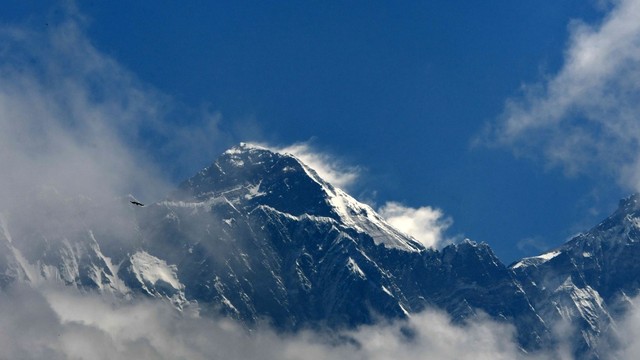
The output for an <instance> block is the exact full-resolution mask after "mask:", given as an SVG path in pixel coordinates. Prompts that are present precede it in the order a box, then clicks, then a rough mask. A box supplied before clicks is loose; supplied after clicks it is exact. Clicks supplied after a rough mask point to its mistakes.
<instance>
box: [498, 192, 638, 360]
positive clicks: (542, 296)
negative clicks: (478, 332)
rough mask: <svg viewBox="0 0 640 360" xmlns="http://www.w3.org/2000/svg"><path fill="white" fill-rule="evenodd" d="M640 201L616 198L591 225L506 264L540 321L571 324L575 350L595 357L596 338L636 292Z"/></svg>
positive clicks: (609, 327) (611, 326) (612, 326)
mask: <svg viewBox="0 0 640 360" xmlns="http://www.w3.org/2000/svg"><path fill="white" fill-rule="evenodd" d="M639 199H640V198H639V196H638V195H633V196H630V197H629V198H626V199H623V200H621V201H620V205H619V207H618V209H617V210H616V211H615V212H614V213H613V214H612V215H611V216H609V217H608V218H607V219H605V220H604V221H603V222H601V223H600V224H598V225H597V226H595V227H594V228H593V229H591V230H589V231H587V232H585V233H583V234H580V235H578V236H576V237H574V238H573V239H571V240H570V241H568V242H567V243H566V244H564V245H563V246H561V247H559V248H557V249H554V250H552V251H549V252H546V253H544V254H541V255H539V256H535V257H531V258H525V259H522V260H520V261H518V262H516V263H514V264H512V265H511V266H510V268H511V269H512V270H513V271H514V273H515V274H516V276H517V278H518V279H519V280H520V282H521V283H522V285H523V287H524V289H525V291H526V292H527V294H529V297H530V298H531V299H532V302H533V304H534V306H535V307H536V309H537V310H538V313H539V314H540V316H541V317H542V318H543V319H545V321H547V322H548V323H558V322H561V321H564V322H567V323H570V324H573V325H574V327H573V331H574V337H575V338H579V339H581V341H579V342H578V344H576V349H575V351H576V352H577V353H578V354H591V355H592V356H594V357H597V356H598V352H597V348H598V342H599V340H600V339H602V338H603V337H604V336H606V335H607V333H608V332H610V331H614V329H615V322H614V320H613V319H614V318H617V317H618V316H619V315H620V314H621V312H623V311H624V310H625V308H626V304H627V302H628V300H629V298H630V297H634V296H636V295H638V290H639V289H640V263H639V262H638V259H639V258H640V257H639V256H640V204H639V203H638V200H639ZM594 350H595V351H594ZM585 356H586V355H585Z"/></svg>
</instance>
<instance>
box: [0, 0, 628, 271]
mask: <svg viewBox="0 0 640 360" xmlns="http://www.w3.org/2000/svg"><path fill="white" fill-rule="evenodd" d="M9 3H10V6H8V7H7V8H6V9H5V10H6V11H4V12H3V14H2V15H0V19H2V20H3V21H5V22H19V21H23V20H24V19H26V18H31V20H33V19H34V18H35V19H38V16H43V19H44V18H45V17H46V16H52V15H51V11H52V10H51V9H50V8H49V9H47V10H46V11H45V10H42V9H45V8H46V7H41V6H40V2H38V3H37V4H36V2H29V1H26V2H22V1H9ZM79 9H80V11H81V12H82V13H83V14H84V15H85V16H86V18H87V19H88V25H87V26H86V31H87V36H88V37H89V39H90V40H91V41H92V42H93V44H94V45H95V46H96V47H97V48H98V49H99V50H100V51H102V52H103V53H105V54H108V55H109V56H111V57H113V58H114V59H115V60H116V61H117V62H119V63H120V64H121V65H122V66H123V67H125V68H127V69H129V70H130V71H131V72H132V73H133V74H135V75H136V76H137V77H138V78H139V79H140V80H141V81H142V82H144V83H146V84H148V85H149V86H151V87H154V88H157V89H159V90H160V91H162V92H164V93H166V94H168V95H170V96H172V97H174V98H175V99H177V100H179V101H181V102H182V103H184V104H186V105H188V106H191V107H193V108H198V107H201V106H203V105H204V106H207V107H208V108H210V109H215V110H216V111H218V112H219V113H220V114H221V115H222V121H221V124H220V127H221V129H222V131H225V132H228V133H229V134H231V135H230V138H231V139H232V141H230V142H233V141H263V142H268V143H271V144H279V145H287V144H291V143H294V142H299V141H308V140H310V139H311V140H312V144H313V145H314V147H316V148H317V149H319V150H321V151H324V152H329V153H332V154H334V155H336V156H337V157H339V158H341V159H343V160H344V161H346V162H348V163H350V164H354V165H358V166H361V167H362V168H363V169H364V175H363V176H362V179H361V181H360V182H359V183H358V186H357V187H356V188H355V189H354V193H353V195H355V196H356V197H361V198H366V199H374V200H375V201H376V202H377V203H379V204H382V203H384V202H386V201H390V200H395V201H400V202H402V203H404V204H407V205H409V206H414V207H417V206H422V205H431V206H437V207H439V208H441V209H443V211H444V212H445V213H446V214H448V215H449V216H451V217H452V218H453V219H454V222H455V223H454V226H453V227H452V228H451V229H450V233H451V234H455V233H462V234H464V235H465V236H467V237H469V238H471V239H474V240H477V241H485V242H488V243H489V244H491V246H492V247H493V248H494V250H495V251H496V253H497V254H498V255H499V257H500V258H501V259H502V260H503V261H504V262H506V263H509V262H511V261H512V260H514V259H516V258H519V257H521V256H526V255H534V254H535V253H537V252H539V251H540V250H541V248H540V249H536V248H535V247H534V246H525V247H524V248H523V247H522V246H520V247H518V246H517V244H518V242H519V241H522V240H523V239H527V238H531V239H535V242H536V243H538V244H539V245H540V246H541V247H545V246H546V247H547V248H548V247H551V246H555V245H558V244H560V243H561V242H563V241H564V240H566V238H567V236H569V235H570V234H572V233H575V232H576V231H579V230H584V229H586V228H587V227H589V226H592V225H595V224H596V223H597V221H599V220H600V218H602V217H603V216H606V215H607V213H608V212H610V211H612V210H613V209H614V208H615V205H616V203H617V201H618V198H619V197H621V196H624V195H626V194H627V193H628V192H629V190H628V189H622V188H620V187H618V186H616V185H614V184H611V185H610V186H603V185H602V184H603V183H605V182H606V181H607V180H606V179H601V178H597V177H595V178H594V177H589V176H582V175H578V176H574V177H567V176H565V174H564V173H563V171H562V169H561V168H559V167H553V166H548V165H547V164H545V162H544V161H542V160H535V159H533V160H532V159H529V158H528V157H526V156H525V157H518V156H515V155H514V154H513V152H512V151H511V149H509V148H505V147H504V146H503V147H497V148H496V147H487V146H476V147H473V146H471V144H472V142H473V139H474V138H476V137H478V136H479V134H480V133H481V132H482V130H483V128H484V126H485V125H486V124H487V123H492V122H494V121H495V120H496V119H497V118H499V117H500V115H501V113H502V112H503V109H504V106H505V101H507V100H508V99H510V98H517V97H518V96H520V95H521V92H520V87H521V85H522V84H531V83H536V82H538V81H540V80H541V79H542V78H543V76H544V75H545V74H554V73H555V72H557V71H558V70H559V69H560V67H561V66H562V64H563V61H564V60H563V55H564V52H565V50H566V47H567V42H568V39H569V24H570V22H571V20H572V19H582V20H584V21H585V22H587V23H589V24H595V23H598V22H599V21H601V19H602V17H603V14H604V10H602V9H598V8H597V6H596V2H595V1H593V2H590V1H578V0H566V1H547V0H544V1H528V0H525V1H489V2H478V1H462V2H460V1H457V2H456V1H430V2H406V3H405V2H403V3H398V2H379V1H376V2H364V1H362V2H350V3H349V4H348V5H345V4H344V3H341V2H326V1H283V2H264V1H259V2H242V1H192V2H189V3H187V4H185V3H184V2H162V4H160V3H158V2H156V1H133V2H130V1H126V2H125V1H110V2H104V1H84V2H81V4H80V5H79ZM54 16H55V15H54ZM44 26H46V25H44ZM230 142H229V143H226V142H219V143H214V144H211V146H212V147H214V148H216V149H217V150H218V151H223V150H224V148H225V147H227V146H229V145H230ZM211 160H213V159H211ZM161 161H162V159H161ZM166 161H169V160H166ZM205 165H207V164H204V163H203V164H202V166H205ZM195 170H196V169H189V171H195ZM189 175H191V174H188V173H186V171H185V173H184V174H179V175H178V177H179V176H183V177H187V176H189Z"/></svg>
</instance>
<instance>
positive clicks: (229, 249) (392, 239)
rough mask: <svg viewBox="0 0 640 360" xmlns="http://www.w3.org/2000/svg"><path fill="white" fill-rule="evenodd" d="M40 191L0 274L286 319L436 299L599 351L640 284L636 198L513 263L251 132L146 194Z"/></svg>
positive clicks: (328, 318)
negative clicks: (429, 226) (357, 190)
mask: <svg viewBox="0 0 640 360" xmlns="http://www.w3.org/2000/svg"><path fill="white" fill-rule="evenodd" d="M37 196H40V197H41V198H39V199H38V200H39V201H37V202H35V203H37V204H39V205H38V206H37V207H36V208H28V209H24V211H23V212H18V213H11V214H1V215H2V216H0V288H4V287H6V286H9V285H10V284H11V283H14V282H25V283H31V284H39V283H46V282H57V283H61V284H65V285H68V286H73V287H76V288H78V289H81V290H82V291H101V292H109V293H114V294H116V295H117V296H122V297H126V298H130V297H139V296H143V297H153V298H161V299H165V300H167V301H169V302H171V303H172V304H174V305H175V307H176V308H178V309H182V308H184V307H185V306H191V305H195V304H197V306H198V308H199V309H200V311H201V312H202V313H204V314H207V313H222V314H225V315H228V316H231V317H233V318H236V319H238V320H240V321H242V322H244V323H246V324H247V326H253V325H254V324H256V323H257V322H260V321H268V322H270V323H272V324H273V325H274V326H275V327H277V328H279V329H282V330H296V329H300V328H307V327H312V328H324V327H329V328H343V327H352V326H356V325H360V324H367V323H372V322H375V321H376V319H379V318H388V319H396V318H404V317H407V316H410V315H411V314H412V313H416V312H419V311H421V310H423V309H425V308H427V307H436V308H439V309H443V310H445V311H446V312H448V313H449V314H450V315H451V316H452V318H453V319H454V321H457V322H464V321H465V319H468V318H472V317H475V316H478V315H479V314H481V313H486V314H488V315H489V316H491V317H492V318H493V319H496V320H498V321H505V322H509V323H512V324H514V325H515V327H516V330H517V337H518V341H519V343H520V345H521V346H522V348H523V350H527V351H529V350H537V349H544V348H548V347H552V346H553V345H554V337H553V330H554V327H555V326H556V324H558V323H559V322H560V321H566V322H568V323H570V324H574V325H575V328H574V329H575V331H576V336H577V337H578V338H580V339H582V340H581V341H580V343H579V344H578V345H577V346H576V349H575V353H576V354H578V355H580V356H581V357H584V358H588V357H590V356H592V357H597V355H598V353H597V347H598V339H600V338H601V337H603V336H606V335H607V334H608V332H609V331H614V330H612V329H615V322H614V320H613V319H615V317H616V316H617V315H618V313H619V312H621V311H623V310H624V301H625V299H628V298H629V297H630V296H634V295H636V294H637V291H638V289H639V288H640V283H639V281H640V277H639V276H638V275H640V273H639V272H640V267H639V266H637V265H636V264H635V263H634V261H633V259H634V257H635V255H636V254H637V253H638V252H640V245H638V244H639V243H640V228H639V226H640V206H639V205H638V203H637V201H638V197H637V196H633V197H631V198H629V199H626V200H624V201H623V202H621V206H620V208H619V209H618V211H617V212H616V213H614V214H613V215H612V216H611V217H609V218H608V219H607V220H605V221H604V222H603V223H601V224H600V225H598V226H597V227H595V228H594V229H592V230H590V231H589V232H587V233H585V234H582V235H580V236H578V237H576V238H574V239H573V240H571V241H570V242H568V243H567V244H565V245H564V246H562V247H560V248H558V249H555V250H553V251H550V252H547V253H545V254H542V255H539V256H536V257H531V258H526V259H523V260H521V261H519V262H516V263H514V264H513V265H511V266H509V267H507V266H505V265H504V264H503V263H501V262H500V260H499V259H498V258H497V257H496V256H495V254H494V253H493V252H492V250H491V249H490V247H489V246H488V245H487V244H484V243H482V244H478V243H475V242H473V241H469V240H465V241H464V242H461V243H459V244H455V245H450V246H447V247H445V248H444V249H442V250H434V249H426V248H424V247H423V246H422V245H421V244H420V243H419V242H417V241H415V240H414V239H412V238H411V237H409V236H408V235H405V234H403V233H401V232H399V231H398V230H396V229H394V228H393V227H392V226H390V225H389V224H388V223H387V222H385V220H384V219H383V218H382V217H380V216H379V215H378V214H377V213H376V212H375V211H374V210H373V209H372V208H371V207H369V206H368V205H365V204H362V203H360V202H358V201H357V200H355V199H354V198H352V197H351V196H349V195H348V194H346V193H345V192H344V191H342V190H340V189H338V188H335V187H334V186H332V185H331V184H329V183H328V182H326V181H325V180H323V179H322V178H321V177H320V176H319V175H318V174H317V173H316V172H315V171H314V170H313V169H311V168H310V167H309V166H307V165H305V164H304V163H303V162H301V161H300V160H299V159H297V158H296V157H295V156H293V155H290V154H281V153H277V152H274V151H271V150H269V149H266V148H262V147H259V146H254V145H248V144H240V145H239V146H236V147H234V148H232V149H229V150H228V151H226V152H224V153H223V154H222V155H221V156H220V157H219V158H218V159H217V160H216V161H215V162H214V163H213V164H211V165H210V166H209V167H207V168H205V169H203V170H202V171H200V172H199V173H198V174H196V175H195V176H193V177H192V178H190V179H188V180H187V181H185V182H184V183H182V184H181V185H180V186H179V188H178V189H177V190H176V191H175V192H174V193H173V194H171V195H170V196H168V197H167V198H166V199H165V200H163V201H159V202H156V203H153V204H148V205H146V206H135V205H132V204H131V203H130V202H129V200H130V199H128V198H122V199H117V200H114V201H113V202H112V203H109V204H93V203H92V202H90V201H86V199H61V198H59V196H58V195H57V194H55V192H45V193H43V194H39V195H37ZM48 204H56V205H55V209H54V208H50V207H49V205H48ZM60 204H63V205H62V206H61V205H60ZM52 206H53V205H52ZM114 214H116V215H115V216H114ZM25 218H28V219H29V220H30V221H23V220H24V219H25Z"/></svg>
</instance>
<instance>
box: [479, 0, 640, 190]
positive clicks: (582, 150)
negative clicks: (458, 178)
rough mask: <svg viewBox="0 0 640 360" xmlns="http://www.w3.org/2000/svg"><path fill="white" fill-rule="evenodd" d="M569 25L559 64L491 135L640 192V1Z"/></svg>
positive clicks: (625, 0)
mask: <svg viewBox="0 0 640 360" xmlns="http://www.w3.org/2000/svg"><path fill="white" fill-rule="evenodd" d="M569 29H570V38H569V41H568V45H567V48H566V51H565V54H564V63H563V65H562V67H561V68H560V70H559V71H558V72H557V73H555V74H551V75H548V76H547V78H546V79H545V80H544V81H542V82H541V83H538V84H534V85H527V86H524V95H523V96H522V97H519V98H514V99H511V100H509V101H508V102H507V104H506V106H505V110H504V113H503V114H502V117H501V119H500V121H499V122H498V123H496V124H494V126H493V127H492V128H491V129H490V130H489V138H490V140H489V141H490V142H492V143H493V144H499V145H503V146H508V147H513V148H514V149H515V151H516V153H517V154H522V155H526V156H534V157H537V156H539V155H540V154H542V155H541V156H542V157H543V158H544V159H546V161H547V162H548V164H550V165H551V166H559V167H561V168H563V169H564V170H565V172H566V173H567V174H570V175H576V174H585V173H586V174H589V175H596V176H603V175H604V176H605V177H608V178H611V175H612V174H613V176H614V177H615V178H616V180H617V181H618V182H619V184H620V185H622V186H625V187H630V188H632V189H635V190H640V121H638V116H639V114H640V1H639V0H619V1H615V2H613V4H612V8H611V10H610V12H609V13H607V14H606V16H604V18H603V20H602V21H601V22H599V23H597V24H593V25H589V24H585V23H583V22H580V21H574V22H572V23H571V24H570V27H569Z"/></svg>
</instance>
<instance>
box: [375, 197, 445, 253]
mask: <svg viewBox="0 0 640 360" xmlns="http://www.w3.org/2000/svg"><path fill="white" fill-rule="evenodd" d="M378 213H379V214H380V215H381V216H382V217H383V218H385V220H386V221H387V222H388V223H389V224H391V226H393V227H395V228H396V229H398V230H400V231H402V232H404V233H405V234H408V235H410V236H412V237H413V238H415V239H416V240H418V241H419V242H421V243H422V244H423V245H424V246H426V247H428V248H440V247H442V246H444V245H447V244H449V243H450V242H451V241H450V240H448V239H445V238H444V232H445V231H446V230H447V229H448V228H449V227H450V226H451V224H453V220H452V219H451V218H450V217H448V216H445V215H444V213H443V212H442V210H440V209H437V208H433V207H430V206H422V207H419V208H412V207H408V206H404V205H402V204H400V203H397V202H388V203H386V204H385V205H384V206H382V207H381V208H379V209H378Z"/></svg>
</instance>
